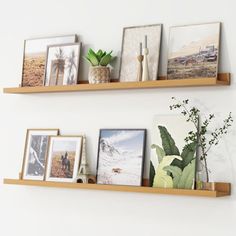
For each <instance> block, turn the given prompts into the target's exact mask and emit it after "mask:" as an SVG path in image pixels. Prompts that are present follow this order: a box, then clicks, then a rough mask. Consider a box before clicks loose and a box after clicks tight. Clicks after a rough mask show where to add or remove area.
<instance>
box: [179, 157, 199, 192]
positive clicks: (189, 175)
mask: <svg viewBox="0 0 236 236" xmlns="http://www.w3.org/2000/svg"><path fill="white" fill-rule="evenodd" d="M195 162H196V161H195V160H192V161H191V162H190V163H189V164H188V165H187V166H186V167H185V168H184V170H183V172H182V175H181V177H180V180H179V183H178V188H182V189H193V187H194V179H195Z"/></svg>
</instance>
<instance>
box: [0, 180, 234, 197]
mask: <svg viewBox="0 0 236 236" xmlns="http://www.w3.org/2000/svg"><path fill="white" fill-rule="evenodd" d="M4 184H13V185H26V186H40V187H56V188H72V189H89V190H109V191H121V192H138V193H154V194H170V195H185V196H202V197H223V196H229V195H230V184H229V183H217V184H216V189H217V191H207V190H188V189H164V188H163V189H162V188H151V187H133V186H118V185H101V184H77V183H61V182H46V181H36V180H19V179H4Z"/></svg>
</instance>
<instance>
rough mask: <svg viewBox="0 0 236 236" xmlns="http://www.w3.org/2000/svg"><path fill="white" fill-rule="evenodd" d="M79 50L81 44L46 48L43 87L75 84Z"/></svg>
mask: <svg viewBox="0 0 236 236" xmlns="http://www.w3.org/2000/svg"><path fill="white" fill-rule="evenodd" d="M80 48H81V43H69V44H59V45H51V46H48V51H47V62H46V69H45V81H44V84H45V86H55V85H73V84H77V82H78V70H79V58H80Z"/></svg>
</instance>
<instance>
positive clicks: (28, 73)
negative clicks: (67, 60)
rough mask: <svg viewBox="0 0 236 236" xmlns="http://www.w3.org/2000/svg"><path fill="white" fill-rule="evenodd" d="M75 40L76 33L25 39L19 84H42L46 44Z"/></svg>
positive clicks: (72, 41)
mask: <svg viewBox="0 0 236 236" xmlns="http://www.w3.org/2000/svg"><path fill="white" fill-rule="evenodd" d="M75 42H77V36H76V35H65V36H57V37H49V38H36V39H27V40H25V41H24V58H23V72H22V81H21V86H22V87H36V86H43V85H44V75H45V64H46V55H47V46H48V45H52V44H62V43H75Z"/></svg>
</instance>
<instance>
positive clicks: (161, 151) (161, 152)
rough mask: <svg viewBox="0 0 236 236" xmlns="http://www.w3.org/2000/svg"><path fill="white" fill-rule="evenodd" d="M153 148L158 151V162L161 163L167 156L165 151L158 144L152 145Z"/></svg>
mask: <svg viewBox="0 0 236 236" xmlns="http://www.w3.org/2000/svg"><path fill="white" fill-rule="evenodd" d="M151 148H152V149H156V154H157V158H158V162H159V163H160V162H161V161H162V159H163V157H164V156H165V155H166V154H165V151H164V150H163V149H162V148H161V147H160V146H158V145H156V144H152V146H151Z"/></svg>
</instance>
